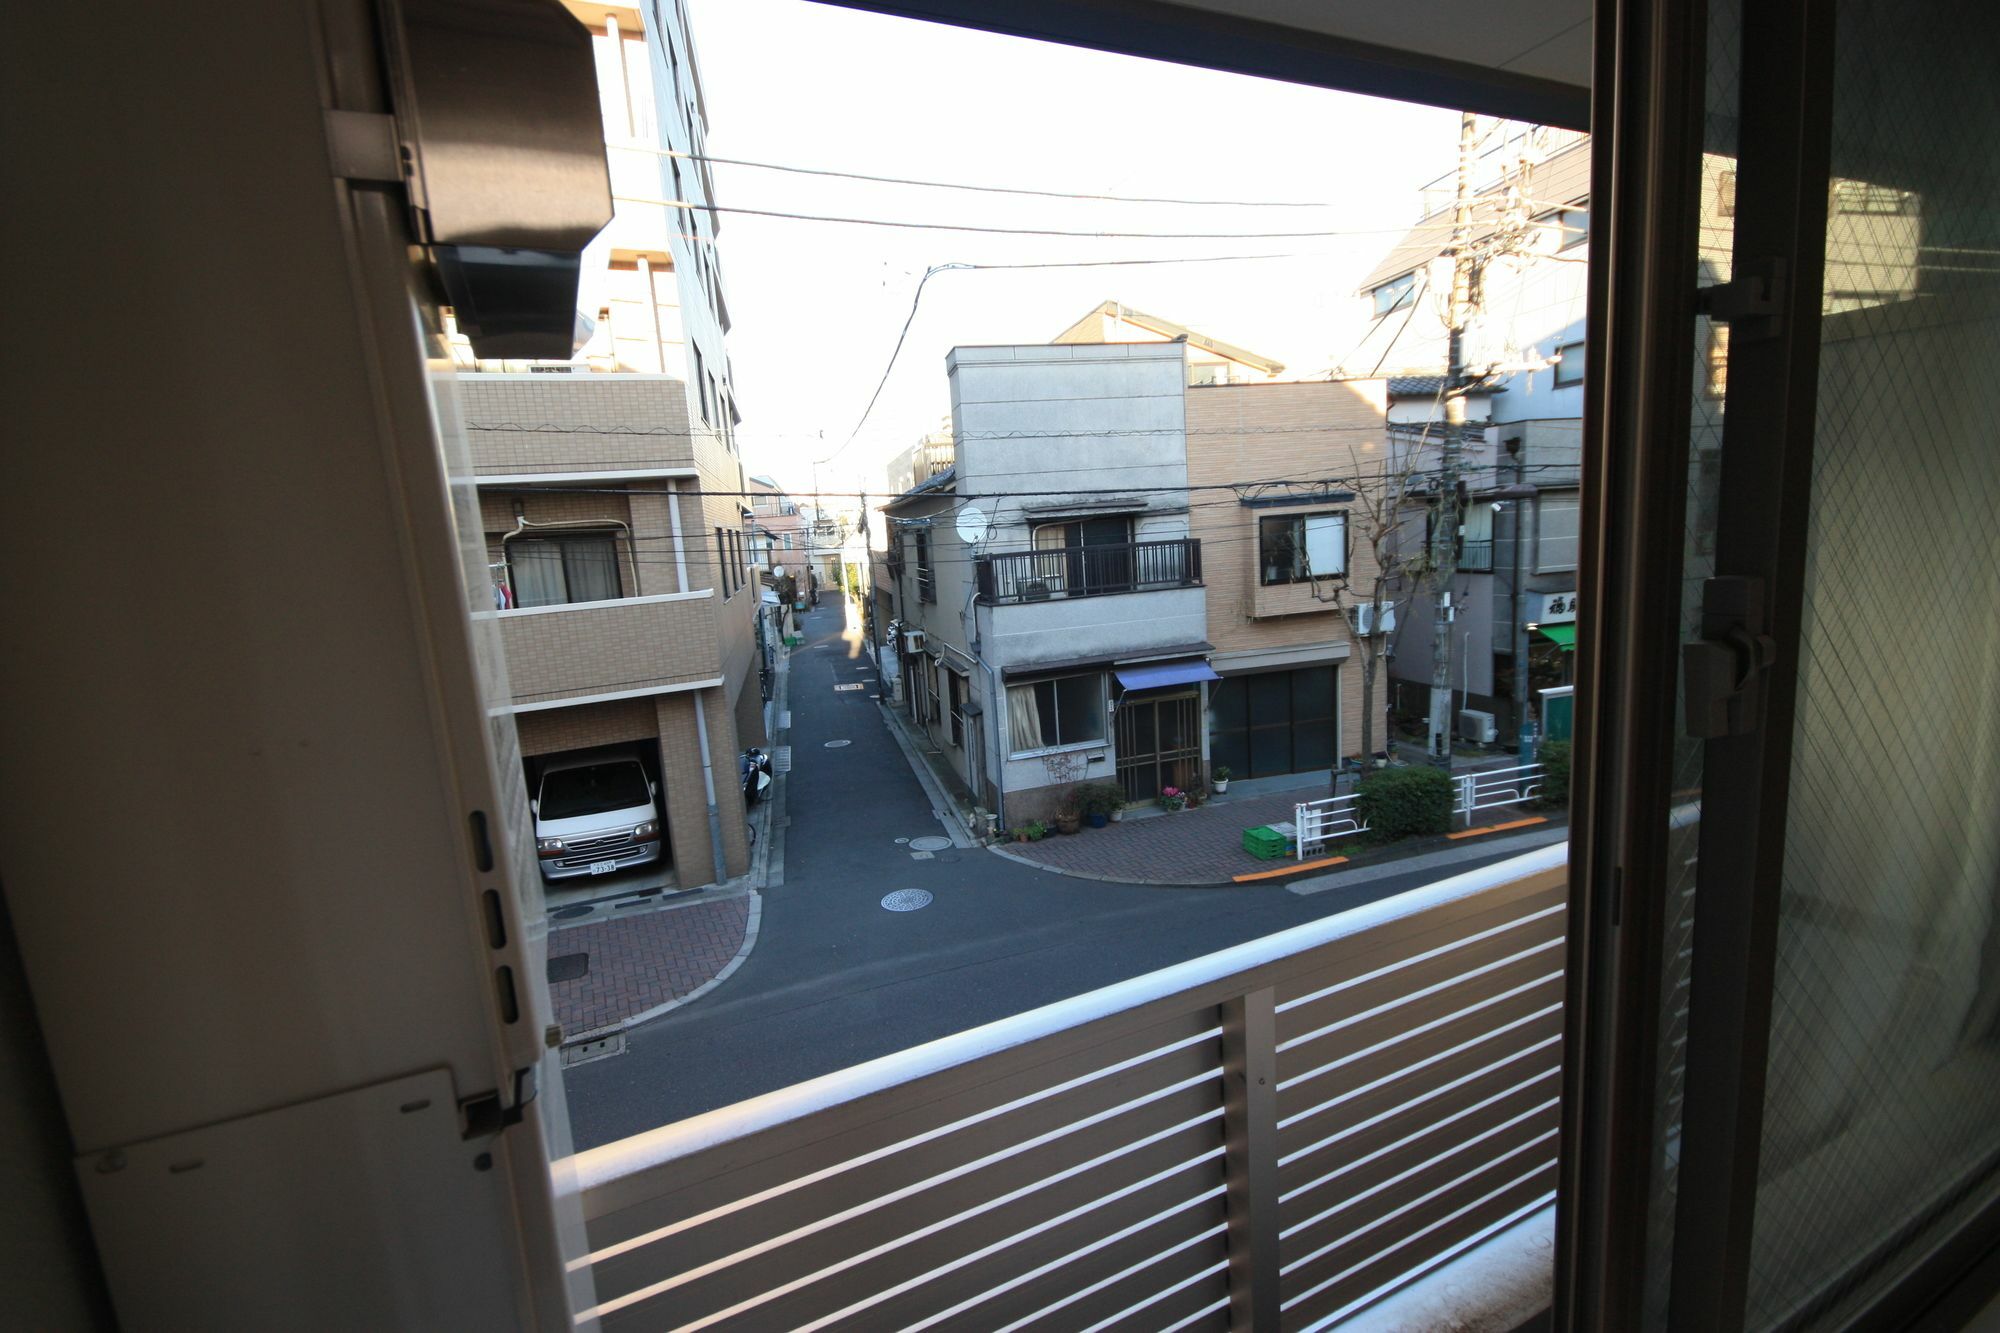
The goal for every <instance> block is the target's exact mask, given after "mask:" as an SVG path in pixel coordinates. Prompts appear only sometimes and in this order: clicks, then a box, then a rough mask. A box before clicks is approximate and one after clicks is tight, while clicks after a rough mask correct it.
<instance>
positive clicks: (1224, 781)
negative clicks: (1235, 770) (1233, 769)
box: [1214, 778, 1229, 796]
mask: <svg viewBox="0 0 2000 1333" xmlns="http://www.w3.org/2000/svg"><path fill="white" fill-rule="evenodd" d="M1214 787H1215V794H1216V795H1217V796H1220V795H1222V793H1224V792H1226V791H1228V790H1229V779H1228V778H1217V779H1215V782H1214Z"/></svg>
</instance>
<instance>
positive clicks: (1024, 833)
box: [1014, 830, 1028, 842]
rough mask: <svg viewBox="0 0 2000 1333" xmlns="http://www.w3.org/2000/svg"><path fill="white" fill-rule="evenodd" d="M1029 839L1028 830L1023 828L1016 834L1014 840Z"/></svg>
mask: <svg viewBox="0 0 2000 1333" xmlns="http://www.w3.org/2000/svg"><path fill="white" fill-rule="evenodd" d="M1027 840H1028V834H1027V831H1026V830H1023V831H1021V832H1019V833H1016V834H1015V835H1014V841H1015V842H1026V841H1027Z"/></svg>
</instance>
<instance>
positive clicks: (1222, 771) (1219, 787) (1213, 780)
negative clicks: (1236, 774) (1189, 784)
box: [1208, 764, 1229, 796]
mask: <svg viewBox="0 0 2000 1333" xmlns="http://www.w3.org/2000/svg"><path fill="white" fill-rule="evenodd" d="M1208 785H1209V787H1210V789H1211V790H1213V791H1214V792H1215V794H1216V795H1217V796H1220V795H1222V793H1224V792H1226V791H1228V790H1229V765H1227V764H1217V765H1216V766H1215V767H1213V768H1211V769H1209V770H1208Z"/></svg>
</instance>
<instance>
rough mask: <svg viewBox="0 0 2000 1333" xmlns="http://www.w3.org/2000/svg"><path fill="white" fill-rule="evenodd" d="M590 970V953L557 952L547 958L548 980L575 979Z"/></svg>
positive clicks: (578, 978)
mask: <svg viewBox="0 0 2000 1333" xmlns="http://www.w3.org/2000/svg"><path fill="white" fill-rule="evenodd" d="M589 971H590V955H589V954H587V953H559V954H557V955H556V956H555V957H553V958H551V959H549V980H550V981H551V982H556V981H577V980H580V979H581V978H582V977H583V976H584V974H585V973H587V972H589Z"/></svg>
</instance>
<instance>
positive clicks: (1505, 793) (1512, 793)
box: [1451, 764, 1546, 828]
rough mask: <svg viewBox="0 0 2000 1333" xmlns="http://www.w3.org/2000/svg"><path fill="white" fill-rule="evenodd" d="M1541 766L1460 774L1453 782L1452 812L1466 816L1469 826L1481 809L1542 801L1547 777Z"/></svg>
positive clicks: (1524, 765)
mask: <svg viewBox="0 0 2000 1333" xmlns="http://www.w3.org/2000/svg"><path fill="white" fill-rule="evenodd" d="M1545 776H1546V775H1545V774H1544V773H1543V771H1542V766H1541V765H1540V764H1518V765H1516V766H1515V767H1513V768H1489V769H1486V770H1485V771H1483V772H1476V773H1460V774H1458V775H1457V776H1456V777H1454V778H1453V779H1452V783H1453V785H1454V786H1455V787H1456V788H1457V790H1456V792H1455V793H1454V794H1453V797H1452V809H1451V812H1452V813H1453V814H1455V815H1463V816H1465V823H1466V827H1468V828H1470V827H1471V826H1472V816H1473V815H1474V814H1475V813H1477V812H1478V811H1481V810H1491V809H1493V808H1495V807H1496V806H1502V805H1522V804H1525V803H1526V802H1528V801H1532V800H1535V799H1537V798H1539V797H1540V796H1541V794H1542V782H1543V780H1544V778H1545Z"/></svg>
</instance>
